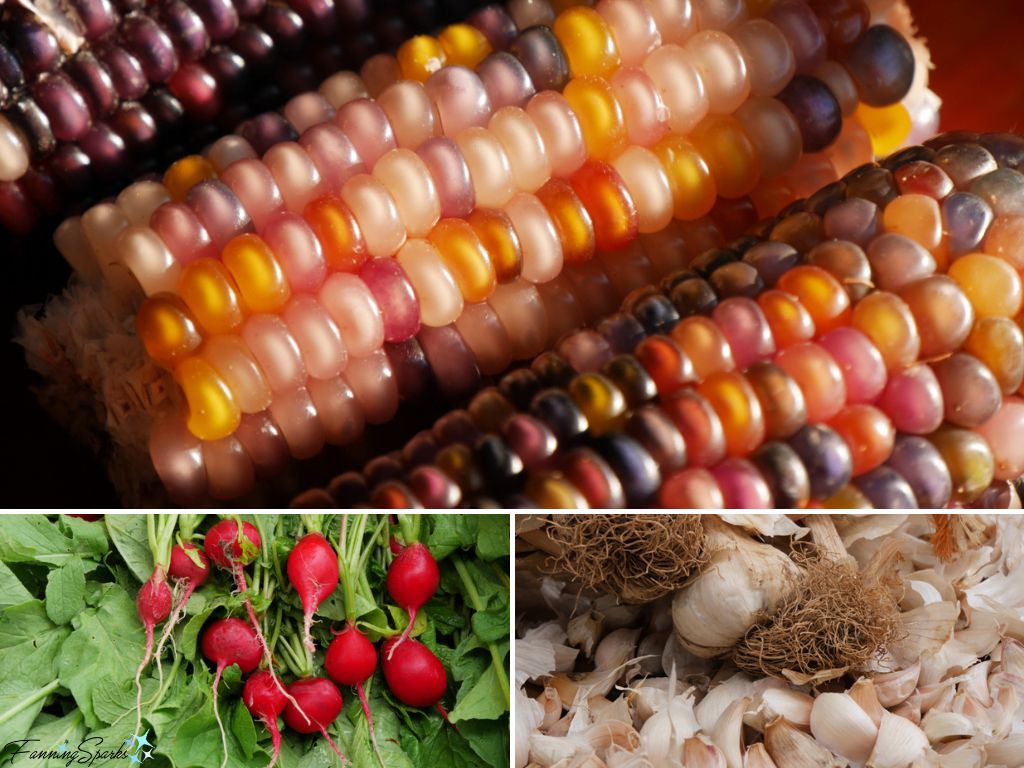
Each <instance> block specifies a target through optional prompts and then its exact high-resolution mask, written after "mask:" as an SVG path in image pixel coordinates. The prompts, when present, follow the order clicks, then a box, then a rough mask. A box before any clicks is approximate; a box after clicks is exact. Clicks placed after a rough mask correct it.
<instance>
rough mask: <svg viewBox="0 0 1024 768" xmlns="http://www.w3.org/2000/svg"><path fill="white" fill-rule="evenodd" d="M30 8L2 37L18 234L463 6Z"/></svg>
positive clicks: (1, 215)
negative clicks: (177, 148) (174, 148)
mask: <svg viewBox="0 0 1024 768" xmlns="http://www.w3.org/2000/svg"><path fill="white" fill-rule="evenodd" d="M8 5H9V6H10V5H11V4H8ZM25 8H30V9H31V13H30V12H29V10H26V9H25ZM25 8H14V7H11V8H10V9H9V10H6V11H5V13H4V15H5V17H7V18H6V30H7V32H8V35H7V41H6V42H5V41H2V40H0V109H2V110H4V113H3V114H2V115H0V224H2V225H3V226H5V227H6V228H7V229H10V230H11V231H13V232H17V233H24V232H27V231H28V230H30V229H31V228H32V227H33V226H34V225H35V223H36V222H37V221H38V219H39V216H40V214H48V215H53V214H55V213H60V212H61V211H62V210H66V208H67V207H69V204H72V203H80V202H81V201H82V199H83V198H93V199H95V196H96V192H97V191H98V190H100V189H103V188H107V189H109V188H110V187H111V185H112V184H114V183H123V182H124V181H126V180H127V179H128V178H129V177H130V176H131V175H138V173H139V171H140V169H142V168H145V167H147V166H149V165H151V164H152V162H153V160H155V159H157V158H159V157H160V156H161V153H163V152H165V148H166V149H170V148H171V147H172V146H173V145H174V143H175V142H182V141H183V142H184V143H185V144H186V145H188V144H193V145H195V144H197V143H198V142H200V141H208V140H209V139H210V138H211V132H212V131H213V130H215V129H216V126H217V123H219V124H220V125H221V126H224V125H225V124H227V125H230V124H231V123H233V122H235V121H238V120H239V119H240V118H242V117H245V116H247V115H249V114H251V113H252V111H253V110H254V109H261V108H266V107H267V106H268V105H270V104H273V103H275V102H278V101H279V100H280V99H281V98H282V96H289V95H292V94H295V93H297V92H298V91H301V90H304V89H308V88H309V87H311V85H312V84H313V82H314V77H315V74H314V71H319V72H331V71H333V70H335V69H337V68H338V67H339V66H341V65H342V64H343V63H345V62H346V61H356V60H359V59H362V58H364V57H365V56H366V55H367V54H369V53H372V52H374V51H375V50H379V49H380V48H382V47H386V46H388V45H390V44H393V42H392V41H394V40H395V36H396V35H397V36H398V37H401V36H402V34H403V33H409V32H415V31H419V30H420V29H423V28H425V27H428V26H429V25H431V24H434V23H437V22H438V21H441V20H450V19H452V18H454V17H456V16H457V15H462V14H464V13H465V12H466V11H465V10H464V5H459V4H457V3H456V4H453V3H444V4H442V7H437V5H435V4H433V3H428V4H425V5H423V6H421V7H418V8H417V9H416V10H409V9H401V8H396V7H390V8H386V9H385V8H380V7H370V6H369V5H367V4H366V3H364V2H361V0H356V2H349V3H344V4H339V5H337V6H336V5H335V4H333V3H315V2H307V1H306V0H293V1H292V2H290V3H287V4H273V3H272V4H269V5H268V4H266V3H265V2H263V0H236V1H235V2H229V0H179V2H173V3H166V4H162V5H150V6H146V5H144V4H140V3H121V4H119V7H118V8H115V7H114V6H112V5H111V4H110V3H108V2H105V1H101V2H95V1H89V0H81V1H80V2H78V3H72V4H71V5H70V6H65V7H64V9H63V10H62V11H61V12H59V13H53V12H49V8H50V6H46V5H38V6H35V5H30V4H25ZM492 15H493V13H492ZM299 51H301V52H302V53H301V55H299V56H296V53H297V52H299ZM214 121H216V122H214Z"/></svg>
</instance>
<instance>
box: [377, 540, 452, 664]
mask: <svg viewBox="0 0 1024 768" xmlns="http://www.w3.org/2000/svg"><path fill="white" fill-rule="evenodd" d="M440 581H441V572H440V571H439V570H438V568H437V561H436V560H434V556H433V555H432V554H430V550H429V549H427V548H426V547H425V546H424V545H422V544H420V543H419V542H413V543H412V544H410V545H409V546H407V547H405V548H404V549H402V551H401V552H399V553H398V557H396V558H395V559H394V560H392V561H391V567H390V568H388V577H387V584H388V592H390V593H391V597H393V598H394V600H395V602H396V603H398V605H399V606H400V607H401V608H404V609H405V610H406V611H408V612H409V624H408V626H406V628H405V631H404V632H402V636H401V637H399V638H398V642H396V643H394V644H389V645H390V650H389V651H387V655H388V658H390V657H391V654H393V653H394V652H395V649H396V648H398V647H399V646H400V645H401V644H402V643H403V642H405V640H406V639H407V638H408V637H409V633H410V632H412V625H413V624H414V623H415V622H416V612H417V611H418V610H419V609H420V608H422V607H423V606H424V605H425V604H426V602H427V601H428V600H429V599H430V598H432V597H433V596H434V593H435V592H436V591H437V585H438V584H439V583H440ZM385 647H388V646H385Z"/></svg>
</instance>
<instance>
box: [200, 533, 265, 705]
mask: <svg viewBox="0 0 1024 768" xmlns="http://www.w3.org/2000/svg"><path fill="white" fill-rule="evenodd" d="M262 543H263V541H262V539H261V538H260V532H259V531H257V530H256V526H254V525H252V524H251V523H240V522H235V521H234V520H221V521H220V522H219V523H217V524H216V525H215V526H213V527H212V528H211V529H210V530H209V531H207V532H206V541H205V542H204V543H203V547H204V548H205V549H206V554H207V556H208V557H209V558H210V559H211V560H213V562H214V563H216V564H217V565H219V566H220V567H221V568H224V569H226V570H229V571H231V575H232V577H233V578H234V580H235V586H236V587H237V589H238V591H239V593H240V594H241V595H242V600H243V602H244V603H245V610H246V612H247V613H248V614H249V623H250V624H252V628H253V629H254V630H255V631H256V639H257V640H259V643H260V647H261V648H262V649H263V656H264V658H265V659H266V661H267V667H268V668H269V670H270V674H271V675H272V676H273V677H274V679H275V680H276V679H277V675H274V660H273V658H271V655H270V647H269V646H268V645H267V639H266V638H265V637H264V636H263V630H262V629H260V622H259V620H257V618H256V612H255V611H254V610H253V609H252V602H250V600H249V595H248V585H247V584H246V582H245V571H244V570H243V569H244V568H245V566H247V565H249V563H251V562H252V561H253V560H255V559H256V558H257V557H258V556H259V554H260V546H261V545H262ZM278 685H280V683H278ZM281 688H282V689H283V688H284V686H281Z"/></svg>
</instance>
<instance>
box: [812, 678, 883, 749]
mask: <svg viewBox="0 0 1024 768" xmlns="http://www.w3.org/2000/svg"><path fill="white" fill-rule="evenodd" d="M811 734H812V735H813V736H814V738H815V739H817V741H818V743H820V744H821V745H822V746H824V747H825V748H826V749H829V750H831V751H832V752H833V753H835V754H836V755H839V756H840V757H845V758H846V759H847V760H849V761H850V763H851V764H852V765H853V766H854V768H860V767H861V766H863V765H864V763H865V761H866V760H867V759H868V755H870V754H871V748H872V747H873V746H874V744H875V738H876V737H877V736H878V726H877V725H875V723H874V722H873V721H872V719H871V717H870V716H869V715H868V713H867V712H865V711H864V710H863V709H861V707H860V705H859V704H858V703H857V702H856V701H854V700H853V698H852V697H851V696H850V695H849V694H846V693H822V694H819V695H818V697H817V698H816V699H815V700H814V706H813V707H812V708H811Z"/></svg>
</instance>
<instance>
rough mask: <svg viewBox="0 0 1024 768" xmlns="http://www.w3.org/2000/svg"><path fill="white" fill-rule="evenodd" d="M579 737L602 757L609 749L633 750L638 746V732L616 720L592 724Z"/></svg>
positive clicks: (627, 724)
mask: <svg viewBox="0 0 1024 768" xmlns="http://www.w3.org/2000/svg"><path fill="white" fill-rule="evenodd" d="M580 738H581V739H582V740H583V741H584V742H585V743H586V744H587V745H588V746H589V747H590V749H592V750H593V751H594V753H595V754H596V755H597V756H598V757H602V758H603V757H604V756H605V755H606V754H607V752H608V751H609V750H613V751H614V750H615V749H624V750H626V751H627V752H635V751H636V750H637V749H639V747H640V734H639V733H637V732H636V731H635V730H634V729H633V726H632V725H630V724H629V723H623V722H619V721H617V720H611V721H608V722H604V723H597V724H596V725H592V726H590V727H589V728H587V729H586V730H585V731H583V733H581V734H580Z"/></svg>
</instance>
